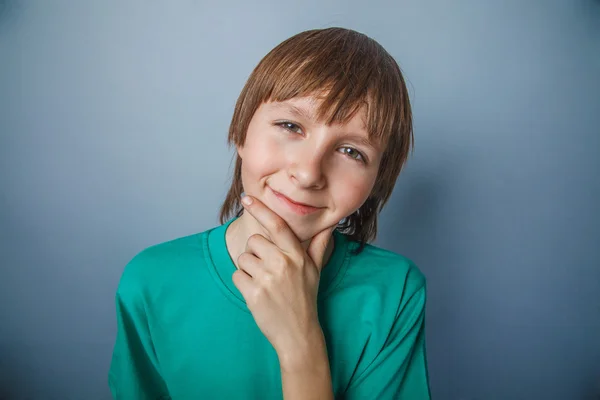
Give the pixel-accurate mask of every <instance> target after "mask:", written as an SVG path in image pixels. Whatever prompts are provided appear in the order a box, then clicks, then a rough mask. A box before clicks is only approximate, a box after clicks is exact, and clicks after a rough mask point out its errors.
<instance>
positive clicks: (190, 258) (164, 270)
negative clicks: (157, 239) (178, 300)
mask: <svg viewBox="0 0 600 400" xmlns="http://www.w3.org/2000/svg"><path fill="white" fill-rule="evenodd" d="M205 234H206V232H202V233H196V234H193V235H188V236H183V237H179V238H176V239H172V240H169V241H165V242H162V243H159V244H155V245H152V246H150V247H147V248H145V249H143V250H142V251H140V252H139V253H137V254H136V255H135V256H134V257H133V258H132V259H131V260H130V261H129V262H128V263H127V264H126V265H125V268H124V269H123V273H122V275H121V279H120V281H119V288H118V292H119V293H121V294H123V293H127V292H139V291H140V290H144V289H149V288H152V287H156V286H157V285H160V284H161V283H164V282H166V281H168V280H169V278H170V277H174V276H175V275H177V276H181V272H182V270H185V269H186V268H190V266H191V265H194V264H195V263H197V260H198V259H199V258H202V256H203V253H204V249H203V242H202V236H203V235H205ZM196 265H197V264H196Z"/></svg>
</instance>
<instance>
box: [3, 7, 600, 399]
mask: <svg viewBox="0 0 600 400" xmlns="http://www.w3.org/2000/svg"><path fill="white" fill-rule="evenodd" d="M328 26H345V27H349V28H353V29H356V30H359V31H362V32H365V33H367V34H369V35H370V36H372V37H373V38H375V39H376V40H378V41H379V42H380V43H381V44H382V45H383V46H384V47H386V48H387V49H388V50H389V52H390V53H391V54H392V55H393V56H394V57H396V59H397V60H398V62H399V63H400V64H401V66H402V68H403V70H404V72H405V75H406V79H407V80H408V82H409V89H410V93H411V95H412V102H413V106H414V115H415V135H416V151H415V153H414V156H413V157H412V159H411V160H410V161H409V164H408V166H407V168H406V170H405V172H404V173H403V174H402V175H401V177H400V179H399V182H398V185H397V186H396V190H395V192H394V195H393V197H392V199H391V201H390V203H389V205H388V207H387V208H386V209H385V210H384V212H383V216H382V219H381V230H380V237H379V240H378V241H377V242H376V243H377V244H379V245H381V246H383V247H387V248H390V249H393V250H395V251H398V252H401V253H403V254H405V255H407V256H409V257H410V258H412V259H413V260H415V261H416V262H417V264H418V265H419V266H420V267H421V269H422V270H423V272H424V273H425V274H426V275H427V277H428V280H429V302H428V314H427V329H428V331H427V339H428V352H429V366H430V376H431V388H432V393H433V395H434V397H435V399H440V400H446V399H448V400H450V399H452V400H475V399H486V400H487V399H593V398H594V399H597V398H599V397H600V243H599V241H600V211H599V208H600V205H599V204H600V201H599V200H598V198H599V197H600V177H599V176H598V175H599V173H600V161H599V160H598V152H599V150H600V128H599V127H600V2H599V1H596V0H586V1H584V0H572V1H548V0H539V1H516V0H515V1H482V0H470V1H469V0H457V1H453V2H447V1H440V0H437V1H416V0H414V1H396V2H393V3H385V2H383V1H369V2H366V1H360V2H359V1H331V0H328V1H323V0H320V1H317V0H308V1H306V0H304V1H294V2H290V1H281V0H280V1H274V0H273V1H270V0H269V1H267V0H261V1H253V2H250V1H242V0H236V1H221V2H216V1H215V2H212V3H209V2H204V1H190V0H187V1H177V2H167V1H131V2H116V1H113V2H104V1H103V2H100V1H95V2H92V1H88V2H86V1H75V0H73V1H16V0H8V1H7V0H0V133H1V136H0V140H1V141H0V189H1V192H0V228H1V229H0V263H1V275H0V398H2V399H5V398H6V399H61V400H62V399H107V398H109V391H108V387H107V370H108V366H109V362H110V357H111V352H112V345H113V341H114V336H115V329H116V326H115V311H114V293H115V290H116V287H117V283H118V280H119V277H120V274H121V272H122V268H123V266H124V265H125V264H126V263H127V261H129V260H130V259H131V257H133V256H134V255H135V253H137V252H138V251H140V250H141V249H143V248H145V247H147V246H149V245H152V244H156V243H159V242H162V241H165V240H169V239H172V238H175V237H179V236H183V235H187V234H191V233H194V232H199V231H202V230H205V229H208V228H210V227H213V226H215V225H216V224H217V210H218V207H219V206H220V202H221V200H222V199H223V198H224V194H225V191H226V188H227V182H228V177H229V173H230V171H231V167H230V160H231V156H232V154H233V153H232V151H231V150H229V149H228V148H227V147H226V145H225V138H226V133H227V128H228V124H229V120H230V118H231V114H232V110H233V106H234V103H235V100H236V98H237V96H238V94H239V91H240V89H241V88H242V86H243V84H244V82H245V80H246V78H247V76H248V75H249V73H250V72H251V70H252V68H253V67H254V66H255V65H256V63H257V62H258V61H259V60H260V58H261V57H262V56H264V55H265V54H266V53H267V52H268V51H269V50H270V49H271V48H272V47H273V46H275V45H276V44H278V43H279V42H280V41H282V40H284V39H286V38H287V37H289V36H291V35H293V34H295V33H297V32H300V31H302V30H305V29H310V28H323V27H328Z"/></svg>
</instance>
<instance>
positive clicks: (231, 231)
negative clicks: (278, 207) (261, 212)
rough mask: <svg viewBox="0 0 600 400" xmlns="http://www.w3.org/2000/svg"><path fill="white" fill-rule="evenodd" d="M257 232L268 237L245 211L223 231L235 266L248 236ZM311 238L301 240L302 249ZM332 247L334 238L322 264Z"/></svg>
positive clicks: (243, 250) (327, 257)
mask: <svg viewBox="0 0 600 400" xmlns="http://www.w3.org/2000/svg"><path fill="white" fill-rule="evenodd" d="M257 233H258V234H261V235H263V236H265V237H266V238H269V235H268V233H267V231H266V230H265V229H264V228H263V227H262V226H261V225H260V224H259V223H258V222H257V221H256V220H255V219H254V218H252V216H251V215H248V214H247V213H246V212H245V211H244V213H243V214H242V216H241V217H239V218H238V219H236V220H235V221H233V222H232V223H231V224H230V225H229V227H228V228H227V231H226V232H225V242H226V244H227V251H228V252H229V256H230V257H231V259H232V260H233V263H234V264H235V266H236V268H239V267H238V264H237V259H238V257H239V256H240V255H241V254H242V253H243V252H245V251H246V243H247V242H248V239H249V238H250V236H252V235H254V234H257ZM311 240H312V238H311V239H310V240H306V241H304V242H301V244H302V248H303V249H304V251H306V250H307V249H308V246H309V245H310V242H311ZM333 249H334V240H330V241H329V244H328V245H327V250H325V254H324V255H323V265H326V264H327V262H328V261H329V258H330V257H331V254H332V253H333ZM313 261H314V260H313Z"/></svg>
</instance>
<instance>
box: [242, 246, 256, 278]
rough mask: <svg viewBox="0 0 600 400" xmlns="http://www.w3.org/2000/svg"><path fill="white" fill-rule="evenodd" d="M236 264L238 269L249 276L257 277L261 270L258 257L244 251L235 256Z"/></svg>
mask: <svg viewBox="0 0 600 400" xmlns="http://www.w3.org/2000/svg"><path fill="white" fill-rule="evenodd" d="M237 265H238V268H239V269H240V270H242V271H244V272H245V273H246V274H247V275H248V276H250V277H251V278H256V277H258V276H259V274H260V271H261V266H260V259H258V258H257V257H256V256H255V255H254V254H252V253H248V252H244V253H242V254H240V255H239V257H238V258H237Z"/></svg>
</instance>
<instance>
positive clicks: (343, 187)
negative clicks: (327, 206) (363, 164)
mask: <svg viewBox="0 0 600 400" xmlns="http://www.w3.org/2000/svg"><path fill="white" fill-rule="evenodd" d="M338 182H340V183H339V184H337V185H336V187H335V188H334V190H333V192H332V193H335V202H336V209H337V210H338V211H340V218H343V217H346V216H348V215H350V214H352V213H353V212H354V211H356V210H357V209H358V208H360V206H361V205H362V204H363V203H364V202H365V201H366V200H367V198H368V197H369V194H370V193H371V190H372V188H373V180H372V179H361V180H356V179H355V180H353V179H346V180H340V181H338Z"/></svg>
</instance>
